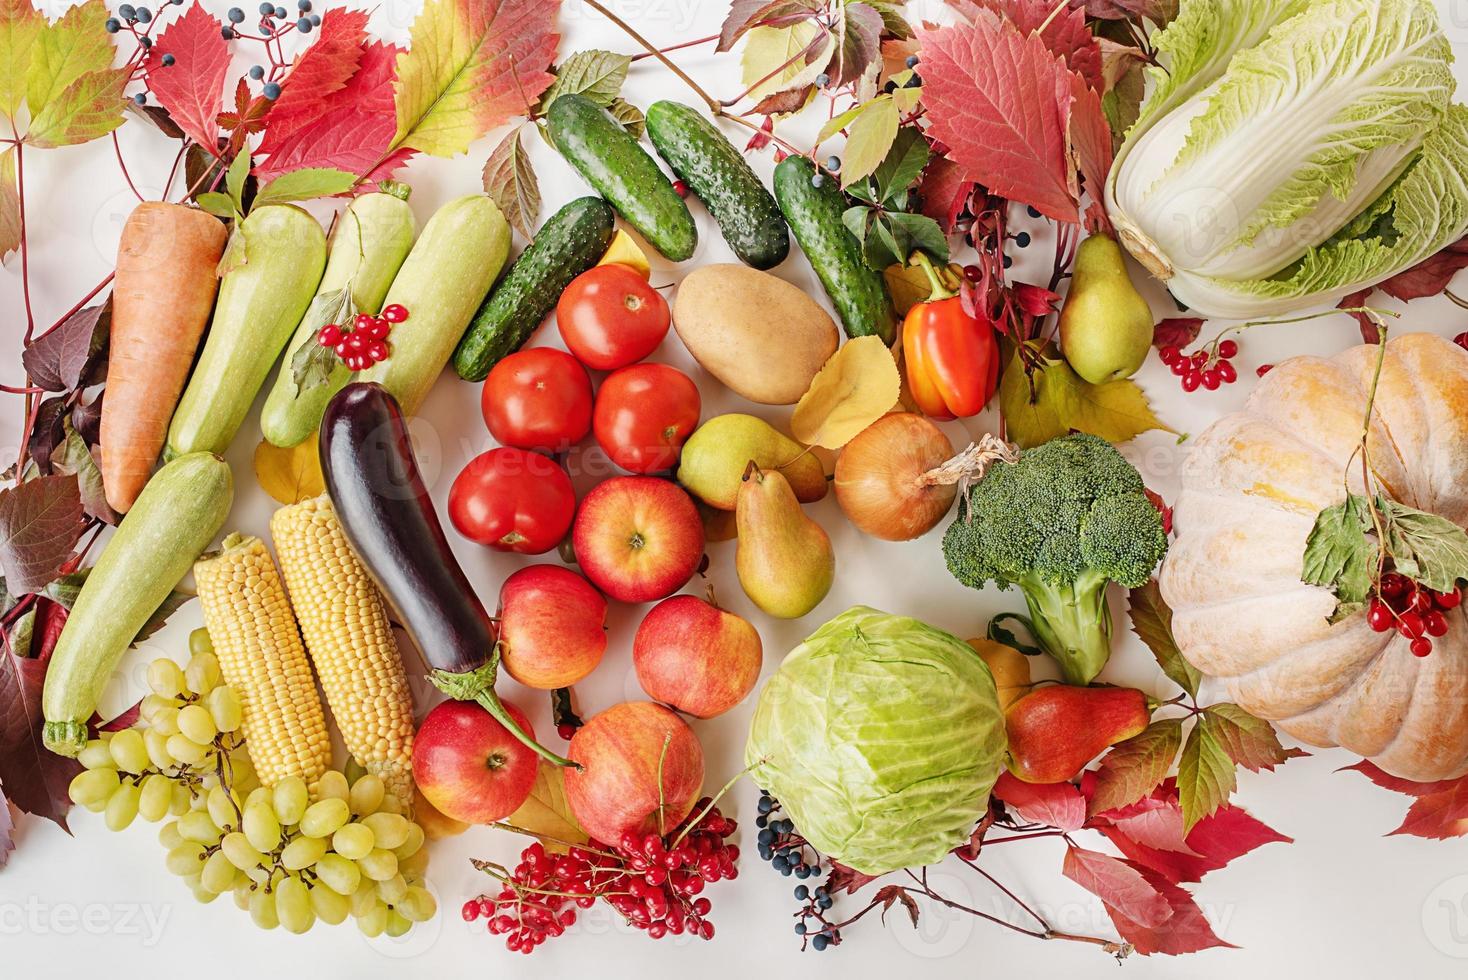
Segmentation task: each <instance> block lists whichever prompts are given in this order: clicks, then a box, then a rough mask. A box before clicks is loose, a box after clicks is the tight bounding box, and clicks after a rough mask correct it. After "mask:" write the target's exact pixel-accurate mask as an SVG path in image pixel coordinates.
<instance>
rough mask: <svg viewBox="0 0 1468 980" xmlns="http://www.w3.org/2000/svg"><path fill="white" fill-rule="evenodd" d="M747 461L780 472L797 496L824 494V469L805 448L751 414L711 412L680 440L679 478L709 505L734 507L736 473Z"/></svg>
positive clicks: (806, 497)
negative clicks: (692, 431) (695, 428)
mask: <svg viewBox="0 0 1468 980" xmlns="http://www.w3.org/2000/svg"><path fill="white" fill-rule="evenodd" d="M750 460H754V462H755V463H757V464H759V466H760V468H761V469H766V470H779V471H780V472H781V473H783V474H785V478H786V479H787V480H789V481H790V486H791V487H792V488H793V489H794V491H795V496H796V499H798V500H799V501H800V502H801V503H806V504H808V503H812V502H814V501H817V500H820V499H821V498H822V497H824V496H825V495H826V485H827V484H826V471H825V470H824V469H823V468H822V467H821V461H820V460H819V459H817V458H816V457H815V456H814V455H813V454H812V453H810V452H809V451H807V450H806V448H805V447H804V446H802V445H801V444H800V443H798V442H796V441H795V440H794V439H791V438H790V437H789V436H787V435H785V434H784V433H782V432H780V431H779V430H778V429H776V428H775V427H774V426H772V425H770V424H769V423H768V422H766V421H765V420H764V419H759V418H755V417H754V416H753V415H740V414H738V413H734V414H730V415H716V416H714V417H713V418H711V419H709V420H708V421H707V422H705V423H704V424H703V425H701V426H699V427H698V429H697V430H695V431H694V433H693V435H691V436H689V437H688V441H687V442H685V443H684V444H683V454H682V456H681V457H680V458H679V462H678V473H677V479H678V482H679V483H681V484H683V488H684V489H685V490H687V491H688V492H689V493H691V494H693V495H694V496H695V497H697V498H698V499H699V500H702V501H703V502H704V503H706V504H708V505H709V506H710V507H717V508H718V509H719V510H733V509H734V505H735V503H736V502H737V498H738V496H739V481H740V476H741V475H742V474H743V473H744V468H745V466H746V464H748V463H749V461H750Z"/></svg>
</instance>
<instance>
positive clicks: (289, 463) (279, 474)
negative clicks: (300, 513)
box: [255, 432, 326, 504]
mask: <svg viewBox="0 0 1468 980" xmlns="http://www.w3.org/2000/svg"><path fill="white" fill-rule="evenodd" d="M255 479H256V481H258V482H259V484H260V488H261V489H262V490H264V491H265V492H266V493H268V494H270V496H272V497H274V498H275V499H276V500H278V501H279V502H280V503H282V504H297V503H300V502H301V501H302V500H308V499H310V498H311V497H319V496H320V495H321V494H323V493H325V492H326V480H325V478H324V477H323V476H322V475H321V456H320V454H319V453H318V452H317V449H316V434H315V433H314V432H313V433H312V434H311V435H310V437H309V438H307V439H306V440H304V441H303V442H301V443H300V444H299V445H296V446H292V447H290V448H289V449H282V448H281V447H279V446H276V445H273V444H271V443H269V442H266V441H265V440H263V439H262V440H260V445H258V446H256V447H255Z"/></svg>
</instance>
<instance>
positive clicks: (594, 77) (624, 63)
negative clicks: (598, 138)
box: [540, 49, 632, 112]
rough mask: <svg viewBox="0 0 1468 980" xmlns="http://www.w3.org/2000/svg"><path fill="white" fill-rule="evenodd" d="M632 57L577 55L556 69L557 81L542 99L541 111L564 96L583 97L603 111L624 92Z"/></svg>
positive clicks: (595, 52) (597, 53)
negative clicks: (623, 86) (623, 84)
mask: <svg viewBox="0 0 1468 980" xmlns="http://www.w3.org/2000/svg"><path fill="white" fill-rule="evenodd" d="M631 66H632V56H631V55H625V54H618V53H617V52H615V51H602V50H599V49H592V50H590V51H577V52H576V53H575V54H573V55H571V56H570V57H569V58H567V59H566V60H565V61H563V62H561V64H560V65H559V67H557V68H556V80H555V81H554V82H551V84H550V88H548V89H546V90H545V93H544V94H543V95H541V97H540V107H541V111H542V112H544V111H545V110H546V109H548V108H550V104H551V103H552V102H554V101H555V100H556V99H557V98H558V97H559V96H562V95H584V96H586V98H588V99H590V100H591V101H592V102H595V103H596V104H597V105H599V106H601V107H602V108H604V109H607V108H611V105H612V100H614V99H615V98H616V97H617V94H618V93H619V92H621V91H622V83H623V82H625V81H626V80H627V69H628V68H630V67H631Z"/></svg>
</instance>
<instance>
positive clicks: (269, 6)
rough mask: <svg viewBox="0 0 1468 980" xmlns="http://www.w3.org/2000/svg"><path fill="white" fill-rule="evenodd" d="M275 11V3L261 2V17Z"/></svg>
mask: <svg viewBox="0 0 1468 980" xmlns="http://www.w3.org/2000/svg"><path fill="white" fill-rule="evenodd" d="M274 13H275V4H273V3H262V4H260V16H261V17H269V16H270V15H272V14H274Z"/></svg>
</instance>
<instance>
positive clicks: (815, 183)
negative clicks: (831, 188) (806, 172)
mask: <svg viewBox="0 0 1468 980" xmlns="http://www.w3.org/2000/svg"><path fill="white" fill-rule="evenodd" d="M825 184H826V175H825V174H811V178H810V186H812V187H817V188H819V187H824V186H825Z"/></svg>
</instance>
